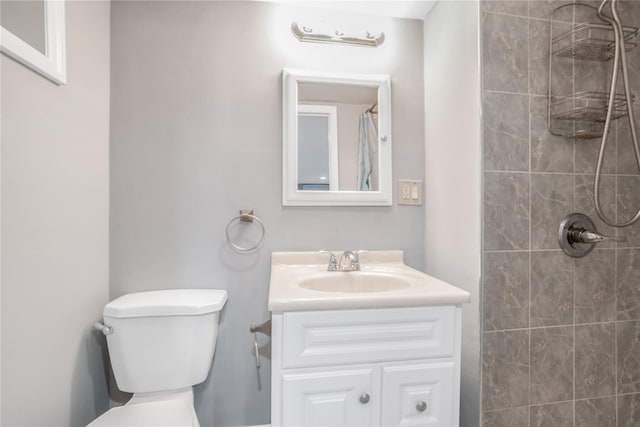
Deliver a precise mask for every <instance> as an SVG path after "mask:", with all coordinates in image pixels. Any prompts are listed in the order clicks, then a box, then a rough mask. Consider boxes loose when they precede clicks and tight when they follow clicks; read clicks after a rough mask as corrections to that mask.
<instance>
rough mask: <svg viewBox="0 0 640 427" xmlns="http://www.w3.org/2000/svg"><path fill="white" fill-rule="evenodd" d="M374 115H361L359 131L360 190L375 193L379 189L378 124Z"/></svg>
mask: <svg viewBox="0 0 640 427" xmlns="http://www.w3.org/2000/svg"><path fill="white" fill-rule="evenodd" d="M376 122H377V117H376V116H375V115H374V114H372V113H362V114H361V115H360V126H359V131H358V190H360V191H375V190H377V188H374V187H376V186H377V182H378V180H377V172H376V170H375V165H377V164H378V124H377V123H376Z"/></svg>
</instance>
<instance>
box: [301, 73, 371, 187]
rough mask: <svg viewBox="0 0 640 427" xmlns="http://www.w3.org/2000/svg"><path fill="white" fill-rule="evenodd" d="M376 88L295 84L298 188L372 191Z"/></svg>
mask: <svg viewBox="0 0 640 427" xmlns="http://www.w3.org/2000/svg"><path fill="white" fill-rule="evenodd" d="M377 102H378V88H377V87H371V86H354V85H343V84H328V83H310V82H298V190H308V191H378V189H379V186H380V185H379V174H378V171H377V169H378V117H377Z"/></svg>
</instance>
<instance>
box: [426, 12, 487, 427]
mask: <svg viewBox="0 0 640 427" xmlns="http://www.w3.org/2000/svg"><path fill="white" fill-rule="evenodd" d="M479 18H480V3H479V2H478V1H441V2H438V4H436V5H435V6H434V7H433V9H431V11H430V12H429V14H428V15H427V16H426V17H425V20H424V50H425V54H424V60H425V66H424V67H425V70H424V71H425V113H426V120H425V121H426V123H425V125H426V133H425V169H426V171H425V174H426V180H425V205H426V206H427V210H426V212H425V215H426V216H425V224H426V228H425V259H426V271H427V273H429V274H431V275H433V276H435V277H438V278H440V279H442V280H446V281H448V282H449V283H452V284H454V285H456V286H458V287H460V288H462V289H464V290H466V291H468V292H469V293H470V294H471V302H470V303H469V304H464V306H463V308H462V366H461V368H462V369H461V390H460V425H461V426H464V427H476V426H478V424H479V422H480V332H481V331H480V317H481V316H480V299H481V297H480V281H481V277H480V276H481V261H482V243H481V237H482V219H481V212H482V209H481V206H482V202H481V197H482V179H481V176H482V136H481V135H482V134H481V131H480V127H481V116H480V98H481V81H480V52H479V39H480V34H479V33H480V30H479V25H480V19H479Z"/></svg>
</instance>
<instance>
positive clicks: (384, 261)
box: [269, 251, 471, 313]
mask: <svg viewBox="0 0 640 427" xmlns="http://www.w3.org/2000/svg"><path fill="white" fill-rule="evenodd" d="M333 252H334V253H340V252H341V251H333ZM327 264H328V258H327V254H326V253H324V254H322V253H319V252H273V253H272V254H271V280H270V283H269V310H271V311H272V312H274V313H281V312H287V311H304V310H338V309H358V308H391V307H425V306H433V305H460V304H463V303H465V302H469V301H470V299H471V295H470V294H469V293H468V292H466V291H463V290H462V289H459V288H457V287H455V286H453V285H451V284H449V283H446V282H443V281H442V280H439V279H436V278H435V277H432V276H429V275H427V274H425V273H423V272H421V271H418V270H415V269H413V268H411V267H409V266H408V265H406V264H405V263H404V254H403V253H402V251H370V252H368V253H363V254H361V255H360V266H361V269H362V270H361V271H327Z"/></svg>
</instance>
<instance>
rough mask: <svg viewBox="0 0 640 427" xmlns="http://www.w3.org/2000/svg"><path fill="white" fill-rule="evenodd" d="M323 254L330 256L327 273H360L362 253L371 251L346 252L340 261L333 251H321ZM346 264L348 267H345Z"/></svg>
mask: <svg viewBox="0 0 640 427" xmlns="http://www.w3.org/2000/svg"><path fill="white" fill-rule="evenodd" d="M319 252H320V253H322V254H329V265H327V271H360V257H359V255H360V254H362V253H366V252H369V251H344V252H343V253H342V255H341V256H340V261H339V262H338V258H337V257H336V256H335V255H334V253H333V252H331V251H319ZM345 260H346V261H347V262H346V265H344V263H345Z"/></svg>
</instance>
